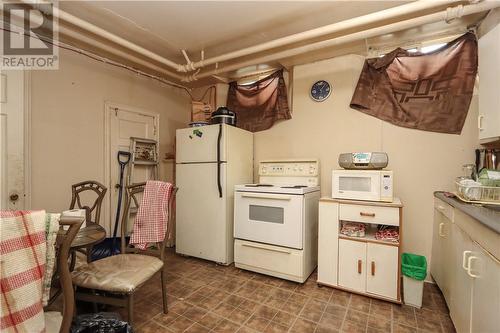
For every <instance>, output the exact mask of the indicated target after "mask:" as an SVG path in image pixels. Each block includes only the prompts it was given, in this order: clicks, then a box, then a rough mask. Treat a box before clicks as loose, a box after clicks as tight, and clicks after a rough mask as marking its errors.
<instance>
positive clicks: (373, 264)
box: [372, 261, 375, 276]
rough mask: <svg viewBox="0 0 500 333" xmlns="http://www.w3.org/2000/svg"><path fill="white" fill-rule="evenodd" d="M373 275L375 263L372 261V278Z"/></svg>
mask: <svg viewBox="0 0 500 333" xmlns="http://www.w3.org/2000/svg"><path fill="white" fill-rule="evenodd" d="M373 275H375V261H372V276H373Z"/></svg>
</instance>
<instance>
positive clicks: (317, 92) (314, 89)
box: [310, 80, 332, 102]
mask: <svg viewBox="0 0 500 333" xmlns="http://www.w3.org/2000/svg"><path fill="white" fill-rule="evenodd" d="M331 92H332V87H330V83H328V81H325V80H319V81H316V82H314V84H313V85H312V86H311V91H310V94H311V98H312V99H313V100H315V101H316V102H323V101H324V100H325V99H327V98H328V97H329V96H330V94H331Z"/></svg>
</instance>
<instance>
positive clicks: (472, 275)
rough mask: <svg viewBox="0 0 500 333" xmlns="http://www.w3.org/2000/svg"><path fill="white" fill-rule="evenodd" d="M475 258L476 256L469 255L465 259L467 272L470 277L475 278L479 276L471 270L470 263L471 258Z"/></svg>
mask: <svg viewBox="0 0 500 333" xmlns="http://www.w3.org/2000/svg"><path fill="white" fill-rule="evenodd" d="M467 252H470V251H467ZM475 259H477V257H474V256H470V257H469V259H468V260H467V274H469V276H470V277H472V278H477V277H479V275H477V274H473V273H472V272H471V264H472V260H475Z"/></svg>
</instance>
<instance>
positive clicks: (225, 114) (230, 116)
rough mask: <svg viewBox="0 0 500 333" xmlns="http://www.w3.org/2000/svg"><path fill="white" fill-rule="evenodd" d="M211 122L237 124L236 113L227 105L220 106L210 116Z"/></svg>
mask: <svg viewBox="0 0 500 333" xmlns="http://www.w3.org/2000/svg"><path fill="white" fill-rule="evenodd" d="M210 123H211V124H228V125H232V126H236V113H234V112H233V111H231V110H229V109H228V108H226V107H225V106H221V107H219V108H218V109H217V110H215V112H213V113H212V115H211V117H210Z"/></svg>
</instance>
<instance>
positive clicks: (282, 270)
mask: <svg viewBox="0 0 500 333" xmlns="http://www.w3.org/2000/svg"><path fill="white" fill-rule="evenodd" d="M234 262H235V264H236V265H237V266H238V265H239V267H243V268H245V266H247V267H253V268H256V271H259V270H260V272H264V271H265V272H269V273H274V274H273V275H274V276H280V275H281V276H284V275H286V276H295V277H301V276H302V271H303V269H304V268H303V267H304V266H303V251H299V250H295V249H290V248H284V247H279V246H273V245H268V244H262V243H255V242H248V241H244V240H240V239H235V241H234Z"/></svg>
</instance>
